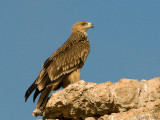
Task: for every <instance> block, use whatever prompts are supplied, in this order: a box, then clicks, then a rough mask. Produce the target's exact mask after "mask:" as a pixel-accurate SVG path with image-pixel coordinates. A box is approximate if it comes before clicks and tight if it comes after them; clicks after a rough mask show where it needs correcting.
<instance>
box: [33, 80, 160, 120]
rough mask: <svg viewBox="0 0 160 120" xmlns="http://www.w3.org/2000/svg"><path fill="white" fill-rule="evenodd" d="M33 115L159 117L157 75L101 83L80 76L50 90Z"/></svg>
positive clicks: (116, 119) (103, 119)
mask: <svg viewBox="0 0 160 120" xmlns="http://www.w3.org/2000/svg"><path fill="white" fill-rule="evenodd" d="M33 115H34V116H43V119H44V120H55V119H60V120H67V119H69V120H70V119H71V120H72V119H73V120H74V119H75V120H81V119H82V120H141V119H148V120H149V119H153V120H159V119H160V78H154V79H151V80H141V82H139V81H138V80H133V79H121V80H119V82H116V83H112V82H110V81H108V82H106V83H100V84H96V83H92V82H88V83H87V82H85V81H83V80H81V81H79V82H77V83H75V84H71V85H69V86H68V87H66V88H65V89H63V90H59V91H57V92H56V93H53V94H52V95H51V97H50V98H49V100H48V102H47V104H46V107H45V108H44V109H43V110H40V109H36V110H35V111H33Z"/></svg>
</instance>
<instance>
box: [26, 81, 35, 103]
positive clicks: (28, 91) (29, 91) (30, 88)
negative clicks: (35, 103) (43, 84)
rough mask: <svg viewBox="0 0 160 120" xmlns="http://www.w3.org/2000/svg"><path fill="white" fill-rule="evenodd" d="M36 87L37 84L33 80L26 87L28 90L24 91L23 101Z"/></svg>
mask: <svg viewBox="0 0 160 120" xmlns="http://www.w3.org/2000/svg"><path fill="white" fill-rule="evenodd" d="M36 88H37V85H36V84H35V82H34V83H33V84H32V85H31V86H30V87H29V88H28V90H27V91H26V93H25V102H26V101H27V99H28V97H29V96H30V95H31V93H32V92H33V91H34V90H35V89H36Z"/></svg>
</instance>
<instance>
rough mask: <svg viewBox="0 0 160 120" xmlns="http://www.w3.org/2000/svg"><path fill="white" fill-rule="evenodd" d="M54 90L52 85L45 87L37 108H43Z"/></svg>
mask: <svg viewBox="0 0 160 120" xmlns="http://www.w3.org/2000/svg"><path fill="white" fill-rule="evenodd" d="M51 92H52V86H50V87H47V88H45V89H44V90H43V91H42V92H41V95H40V97H39V100H38V103H37V106H36V107H37V108H39V107H41V108H43V107H44V106H45V105H46V103H47V100H48V96H49V94H50V93H51Z"/></svg>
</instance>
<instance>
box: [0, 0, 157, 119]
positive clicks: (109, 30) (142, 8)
mask: <svg viewBox="0 0 160 120" xmlns="http://www.w3.org/2000/svg"><path fill="white" fill-rule="evenodd" d="M159 6H160V1H159V0H99V1H98V0H92V1H91V0H81V1H80V0H1V1H0V95H1V97H0V116H1V119H5V120H10V119H12V120H36V119H37V118H35V117H33V116H32V111H33V110H34V109H35V106H36V103H33V102H32V96H33V94H32V95H31V96H30V98H29V99H28V101H27V103H25V101H24V94H25V91H26V90H27V89H28V87H29V86H30V85H31V84H32V83H33V82H34V80H35V79H36V77H37V76H38V74H39V72H40V70H41V69H42V64H43V62H44V61H45V60H46V59H47V58H48V57H49V56H50V55H51V54H52V53H53V52H54V51H55V50H56V49H57V48H59V47H60V46H61V45H62V44H63V43H64V42H65V41H66V40H67V39H68V37H69V36H70V34H71V28H72V25H73V24H74V23H76V22H78V21H88V22H92V23H93V24H94V26H95V29H90V30H88V37H89V41H90V46H91V50H90V54H89V56H88V58H87V61H86V63H85V65H84V67H83V68H82V70H81V79H82V80H85V81H86V82H95V83H104V82H107V81H112V82H117V81H119V80H120V79H122V78H128V79H137V80H139V81H140V80H142V79H146V80H149V79H151V78H154V77H159V76H160V55H159V54H160V14H159V12H160V7H159ZM38 118H41V117H38Z"/></svg>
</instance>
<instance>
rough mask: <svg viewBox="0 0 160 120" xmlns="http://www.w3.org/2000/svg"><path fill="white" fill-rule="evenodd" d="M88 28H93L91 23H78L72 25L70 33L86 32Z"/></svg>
mask: <svg viewBox="0 0 160 120" xmlns="http://www.w3.org/2000/svg"><path fill="white" fill-rule="evenodd" d="M89 28H94V26H93V24H92V23H91V22H85V21H79V22H77V23H75V24H74V25H73V27H72V32H75V31H82V32H87V30H88V29H89Z"/></svg>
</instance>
